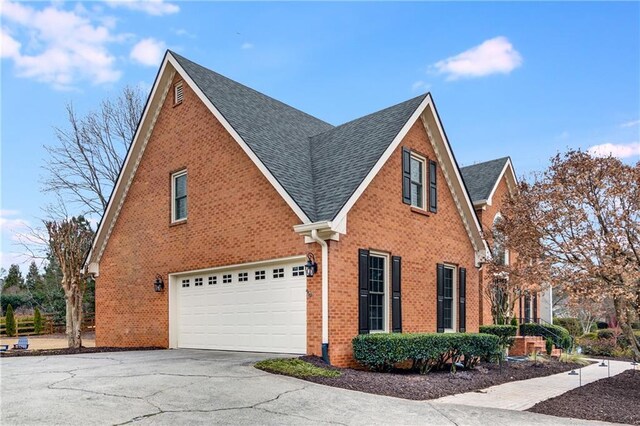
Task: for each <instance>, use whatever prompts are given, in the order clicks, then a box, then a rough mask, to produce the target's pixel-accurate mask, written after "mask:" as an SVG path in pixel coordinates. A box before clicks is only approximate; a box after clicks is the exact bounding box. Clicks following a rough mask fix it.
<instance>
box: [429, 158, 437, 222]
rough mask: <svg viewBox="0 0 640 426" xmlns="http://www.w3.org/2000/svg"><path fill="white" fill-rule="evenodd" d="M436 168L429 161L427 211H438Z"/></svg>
mask: <svg viewBox="0 0 640 426" xmlns="http://www.w3.org/2000/svg"><path fill="white" fill-rule="evenodd" d="M437 178H438V166H437V164H436V162H435V161H432V160H429V211H430V212H432V213H436V212H437V211H438V185H437Z"/></svg>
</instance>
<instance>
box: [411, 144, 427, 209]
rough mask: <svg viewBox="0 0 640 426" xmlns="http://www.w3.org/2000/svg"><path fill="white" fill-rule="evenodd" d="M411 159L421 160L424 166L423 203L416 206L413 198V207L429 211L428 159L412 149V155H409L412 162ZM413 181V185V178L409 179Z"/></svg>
mask: <svg viewBox="0 0 640 426" xmlns="http://www.w3.org/2000/svg"><path fill="white" fill-rule="evenodd" d="M411 160H416V161H417V162H419V163H420V164H421V168H422V182H421V185H422V205H421V206H416V205H414V204H413V200H411V207H415V208H416V209H420V210H424V211H427V189H426V188H427V186H426V178H427V159H426V158H424V157H423V156H422V155H420V154H418V153H416V152H413V151H411V152H410V155H409V162H411ZM409 170H411V164H409ZM409 180H410V182H411V185H413V179H411V178H410V179H409Z"/></svg>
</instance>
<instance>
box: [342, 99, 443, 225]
mask: <svg viewBox="0 0 640 426" xmlns="http://www.w3.org/2000/svg"><path fill="white" fill-rule="evenodd" d="M429 102H431V96H430V95H427V96H426V97H425V98H424V100H423V101H422V102H421V103H420V105H419V106H418V108H416V110H415V111H414V112H413V114H412V115H411V117H410V118H409V120H408V121H407V122H406V123H405V124H404V127H402V129H401V130H400V133H398V134H397V135H396V137H395V139H394V140H393V142H391V145H389V146H388V147H387V149H386V150H385V151H384V153H382V156H381V157H380V158H379V159H378V161H377V162H376V164H375V165H374V166H373V168H372V169H371V171H370V172H369V174H368V175H367V176H366V177H365V178H364V180H363V181H362V182H361V183H360V185H359V186H358V188H356V190H355V191H354V192H353V194H352V195H351V197H350V198H349V199H348V200H347V202H346V203H345V205H344V206H342V209H340V211H339V212H338V214H337V215H336V217H335V218H334V219H333V221H334V222H340V221H341V220H342V219H343V218H344V217H345V216H346V215H347V213H349V210H351V208H352V207H353V205H354V204H355V203H356V201H358V199H359V198H360V196H361V195H362V194H363V193H364V191H365V189H367V187H368V186H369V184H370V183H371V181H373V178H374V177H376V175H377V174H378V172H379V171H380V170H381V169H382V166H384V165H385V164H386V162H387V160H388V159H389V158H390V157H391V155H392V154H393V153H394V152H395V150H396V148H397V147H398V145H400V142H402V140H403V139H404V137H405V136H406V135H407V133H409V130H411V127H412V126H413V124H414V123H415V121H416V120H417V119H418V117H420V114H422V111H423V110H424V109H425V108H426V106H427V105H428V104H429Z"/></svg>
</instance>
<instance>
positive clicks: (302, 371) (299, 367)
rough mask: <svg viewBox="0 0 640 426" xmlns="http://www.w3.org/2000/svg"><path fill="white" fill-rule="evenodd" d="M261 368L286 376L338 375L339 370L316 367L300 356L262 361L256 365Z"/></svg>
mask: <svg viewBox="0 0 640 426" xmlns="http://www.w3.org/2000/svg"><path fill="white" fill-rule="evenodd" d="M255 367H256V368H258V369H260V370H264V371H267V372H269V373H275V374H283V375H285V376H292V377H299V378H306V377H338V376H339V375H340V372H339V371H336V370H329V369H326V368H321V367H316V366H315V365H313V364H310V363H308V362H306V361H303V360H301V359H298V358H274V359H266V360H264V361H260V362H258V363H257V364H256V365H255Z"/></svg>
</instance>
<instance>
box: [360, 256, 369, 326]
mask: <svg viewBox="0 0 640 426" xmlns="http://www.w3.org/2000/svg"><path fill="white" fill-rule="evenodd" d="M358 271H359V272H358V283H359V284H358V287H359V290H358V291H359V293H358V294H359V314H358V324H359V325H358V330H359V333H360V334H367V333H369V250H365V249H360V250H358Z"/></svg>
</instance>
